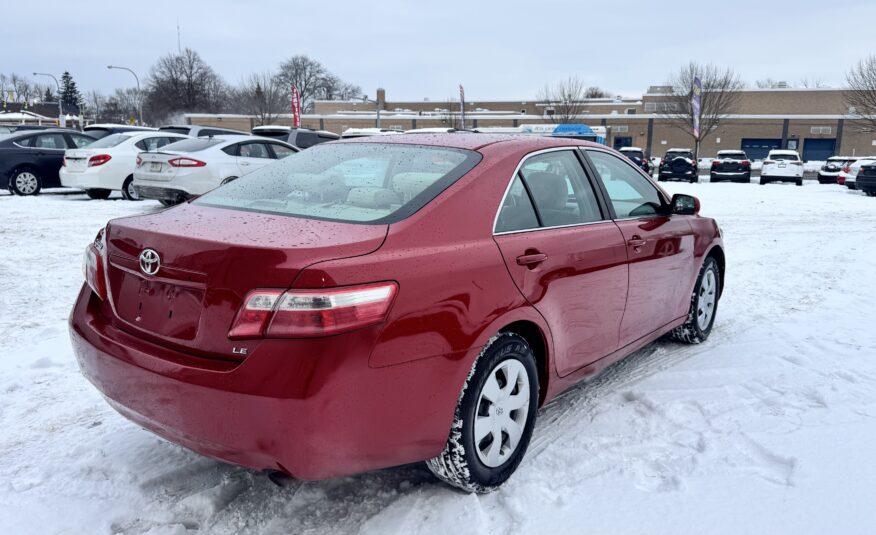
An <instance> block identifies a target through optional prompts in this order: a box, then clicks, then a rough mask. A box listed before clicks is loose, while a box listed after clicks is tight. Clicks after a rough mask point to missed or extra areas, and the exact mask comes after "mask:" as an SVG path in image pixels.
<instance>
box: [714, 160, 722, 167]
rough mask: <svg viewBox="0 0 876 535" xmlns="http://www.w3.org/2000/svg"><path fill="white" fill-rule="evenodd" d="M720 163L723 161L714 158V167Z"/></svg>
mask: <svg viewBox="0 0 876 535" xmlns="http://www.w3.org/2000/svg"><path fill="white" fill-rule="evenodd" d="M719 163H721V162H719V161H718V160H712V167H715V166H716V165H718V164H719Z"/></svg>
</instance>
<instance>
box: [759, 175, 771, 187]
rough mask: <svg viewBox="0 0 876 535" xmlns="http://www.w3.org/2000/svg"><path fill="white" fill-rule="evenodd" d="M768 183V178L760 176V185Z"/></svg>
mask: <svg viewBox="0 0 876 535" xmlns="http://www.w3.org/2000/svg"><path fill="white" fill-rule="evenodd" d="M768 183H769V179H768V178H765V177H760V185H761V186H763V185H764V184H768Z"/></svg>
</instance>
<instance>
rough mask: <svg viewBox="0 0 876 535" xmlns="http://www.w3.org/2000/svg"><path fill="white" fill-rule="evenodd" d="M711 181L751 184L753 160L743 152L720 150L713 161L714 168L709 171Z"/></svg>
mask: <svg viewBox="0 0 876 535" xmlns="http://www.w3.org/2000/svg"><path fill="white" fill-rule="evenodd" d="M709 180H711V181H712V182H721V181H722V180H729V181H731V182H742V183H744V184H748V183H749V182H751V160H749V159H748V156H746V154H745V152H744V151H741V150H719V151H718V155H717V156H716V157H715V159H714V160H712V168H711V170H710V171H709Z"/></svg>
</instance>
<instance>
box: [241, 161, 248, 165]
mask: <svg viewBox="0 0 876 535" xmlns="http://www.w3.org/2000/svg"><path fill="white" fill-rule="evenodd" d="M240 165H249V162H240Z"/></svg>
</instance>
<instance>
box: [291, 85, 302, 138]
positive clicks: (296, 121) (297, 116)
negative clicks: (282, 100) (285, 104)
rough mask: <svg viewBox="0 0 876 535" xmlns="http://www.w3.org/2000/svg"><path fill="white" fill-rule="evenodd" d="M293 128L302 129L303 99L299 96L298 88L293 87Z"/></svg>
mask: <svg viewBox="0 0 876 535" xmlns="http://www.w3.org/2000/svg"><path fill="white" fill-rule="evenodd" d="M292 127H293V128H301V98H300V97H299V96H298V88H297V87H295V86H294V85H293V86H292Z"/></svg>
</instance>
